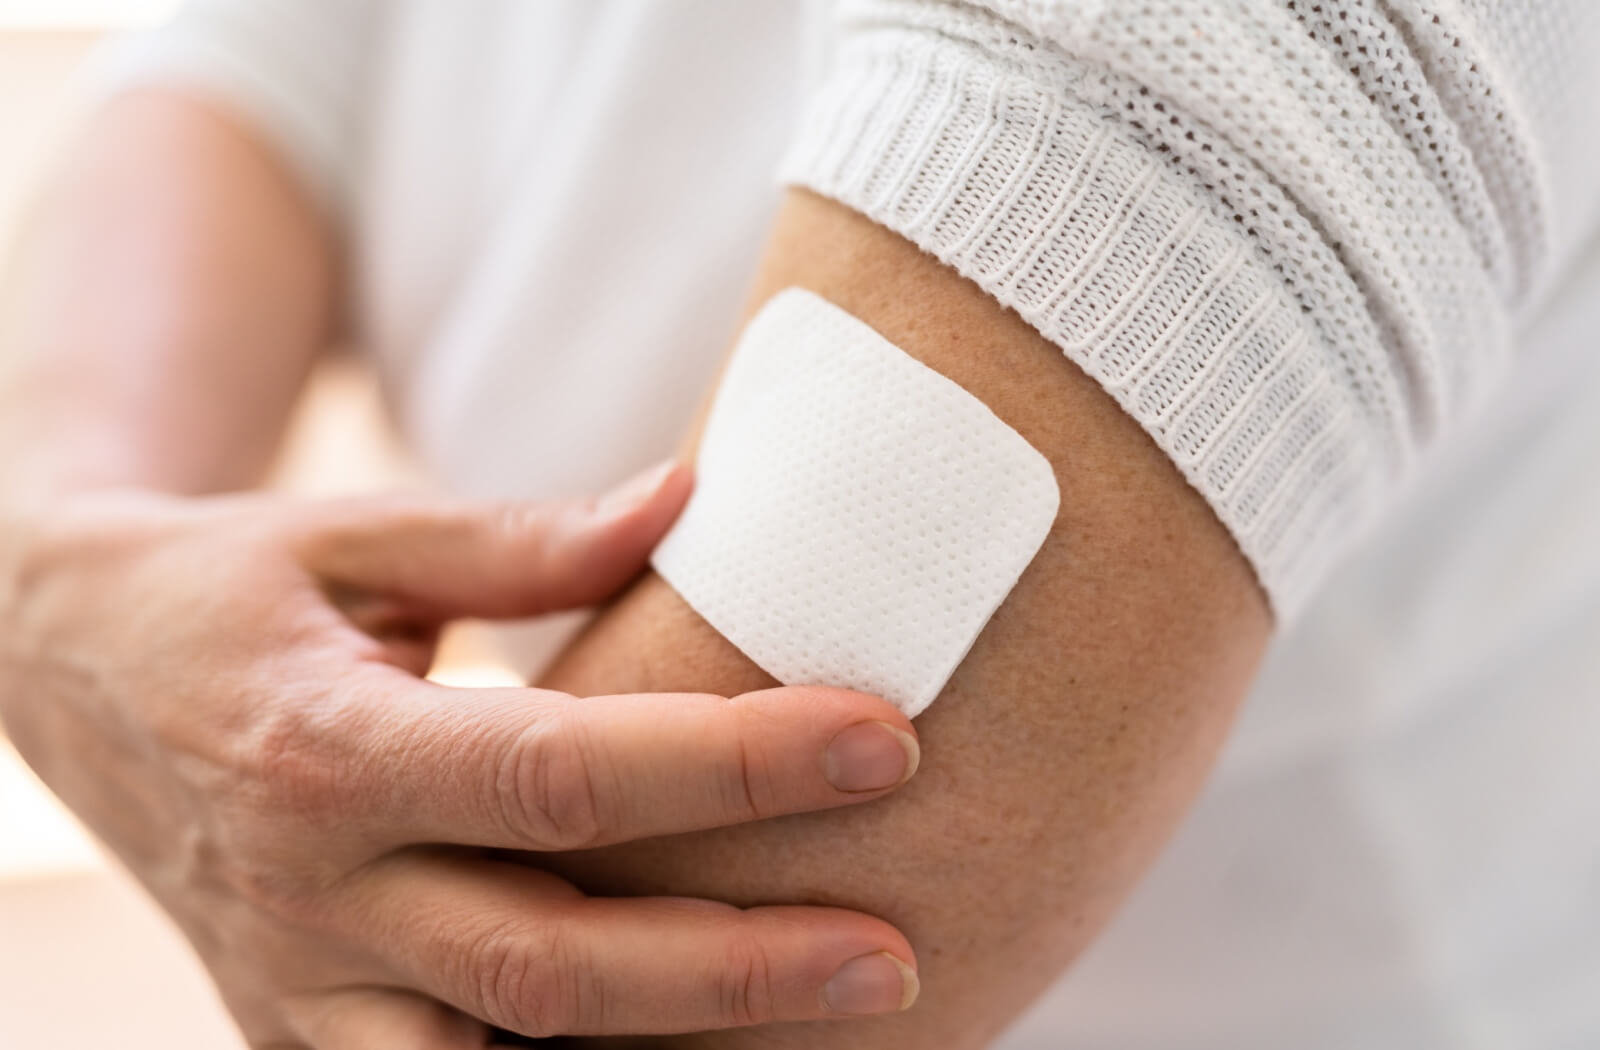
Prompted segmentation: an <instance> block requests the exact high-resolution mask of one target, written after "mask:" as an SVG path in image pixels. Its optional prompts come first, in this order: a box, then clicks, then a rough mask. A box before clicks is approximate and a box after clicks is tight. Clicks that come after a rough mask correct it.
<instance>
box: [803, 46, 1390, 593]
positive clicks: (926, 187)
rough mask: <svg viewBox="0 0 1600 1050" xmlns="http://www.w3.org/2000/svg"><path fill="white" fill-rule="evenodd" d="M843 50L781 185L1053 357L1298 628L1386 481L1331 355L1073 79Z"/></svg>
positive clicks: (957, 51)
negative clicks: (823, 201)
mask: <svg viewBox="0 0 1600 1050" xmlns="http://www.w3.org/2000/svg"><path fill="white" fill-rule="evenodd" d="M836 57H837V62H836V65H835V68H834V71H833V73H832V75H831V78H830V79H829V80H828V81H827V82H826V83H825V84H824V85H823V87H822V89H821V90H820V91H819V92H818V94H817V95H816V96H815V97H814V99H813V101H812V105H811V107H810V109H809V111H808V113H807V115H806V117H805V119H804V121H803V123H802V126H801V129H800V131H799V134H798V136H797V138H796V140H795V141H794V143H793V145H792V148H791V150H790V152H789V153H788V155H787V157H786V158H785V160H784V162H783V166H782V170H781V177H782V178H783V180H784V181H785V182H788V183H791V184H794V185H798V186H803V187H805V188H807V189H810V190H812V191H814V192H817V193H820V194H822V195H824V196H827V197H830V198H832V199H834V200H837V201H839V202H840V203H842V204H844V205H846V206H847V207H850V208H852V209H854V210H856V211H859V212H861V213H863V214H864V215H866V216H868V217H869V218H871V219H873V220H874V221H876V222H879V223H880V224H882V225H884V226H886V227H888V228H890V229H892V230H894V231H895V232H896V233H899V234H900V235H901V236H904V237H906V238H907V239H908V240H910V241H912V242H913V243H915V244H916V245H917V246H918V247H919V248H921V249H922V250H924V251H926V252H928V253H929V254H931V255H933V256H935V257H936V258H938V259H940V260H941V261H942V262H944V263H945V264H947V265H949V266H951V267H952V268H954V269H955V270H957V271H958V272H959V273H961V274H962V275H964V276H966V277H967V278H969V279H971V280H972V281H974V282H975V283H977V284H978V285H979V286H980V287H982V288H983V289H984V290H985V291H987V292H988V293H989V294H990V295H992V296H993V297H994V298H996V299H997V300H999V301H1000V302H1001V303H1002V304H1003V305H1005V306H1007V307H1009V308H1011V309H1013V310H1015V311H1016V312H1017V313H1018V314H1019V315H1020V316H1021V317H1022V318H1023V319H1024V320H1025V321H1027V322H1028V323H1029V324H1030V325H1032V326H1033V327H1034V328H1035V329H1037V330H1038V331H1039V332H1040V333H1041V334H1043V335H1044V336H1045V337H1046V338H1048V339H1049V340H1050V341H1052V342H1053V343H1055V344H1056V345H1057V346H1059V347H1060V348H1061V350H1062V351H1063V352H1064V353H1065V354H1066V355H1067V357H1068V358H1069V359H1071V360H1072V361H1073V362H1074V363H1075V364H1077V365H1078V366H1079V367H1081V368H1082V369H1083V370H1084V371H1085V372H1086V373H1087V374H1088V375H1089V376H1091V377H1092V378H1094V379H1095V380H1096V381H1097V382H1099V383H1100V384H1101V385H1102V386H1103V387H1104V388H1105V389H1106V390H1107V392H1108V393H1110V394H1111V395H1112V396H1113V397H1114V398H1115V399H1116V400H1117V402H1118V403H1119V404H1120V405H1121V406H1122V408H1123V409H1124V410H1125V411H1127V412H1128V413H1129V414H1130V415H1132V416H1133V417H1134V419H1135V420H1137V421H1138V422H1139V423H1140V425H1141V426H1142V427H1143V428H1144V429H1145V430H1146V431H1147V432H1148V433H1149V434H1150V436H1151V437H1152V438H1153V439H1154V440H1155V441H1156V443H1157V444H1158V445H1159V446H1160V447H1161V449H1162V450H1163V451H1164V452H1165V453H1166V454H1167V455H1168V456H1169V457H1170V458H1171V459H1172V461H1173V462H1174V463H1175V464H1176V465H1177V467H1178V468H1179V469H1180V470H1181V471H1182V473H1183V475H1184V476H1185V477H1186V478H1187V479H1188V481H1189V482H1190V484H1192V485H1193V486H1194V487H1195V488H1196V489H1197V490H1198V491H1199V492H1200V494H1201V495H1202V496H1203V497H1205V499H1206V500H1207V501H1208V503H1209V504H1210V505H1211V507H1212V508H1213V510H1214V511H1215V513H1216V514H1217V516H1218V517H1219V518H1220V519H1221V521H1222V522H1223V524H1224V525H1225V526H1226V527H1227V528H1228V529H1229V531H1230V532H1231V533H1232V535H1233V536H1234V538H1235V540H1236V542H1237V543H1238V544H1239V546H1240V548H1241V550H1242V551H1243V553H1244V554H1245V556H1246V557H1247V558H1248V559H1249V561H1250V562H1251V564H1252V566H1253V567H1254V568H1255V571H1256V573H1257V576H1258V578H1259V579H1260V581H1261V583H1262V585H1263V587H1264V589H1265V590H1266V592H1267V594H1268V596H1269V598H1270V600H1271V601H1272V604H1273V607H1274V610H1275V612H1276V613H1277V615H1278V617H1279V618H1280V620H1284V619H1289V618H1292V617H1293V615H1294V614H1295V613H1296V612H1297V611H1298V610H1299V609H1300V608H1302V607H1303V605H1304V604H1305V602H1306V601H1307V599H1308V598H1309V596H1310V595H1311V593H1312V591H1313V590H1314V588H1315V585H1316V583H1317V582H1318V581H1319V580H1320V578H1321V577H1322V576H1323V575H1324V574H1325V572H1326V571H1327V569H1328V566H1329V565H1330V563H1331V562H1332V561H1333V559H1334V557H1335V556H1336V555H1337V553H1338V551H1339V550H1340V549H1342V548H1343V547H1344V546H1346V544H1347V542H1348V540H1349V538H1350V535H1351V534H1352V533H1353V532H1354V531H1356V530H1357V529H1359V528H1360V527H1361V525H1362V523H1363V522H1364V521H1365V520H1366V519H1367V518H1368V517H1369V516H1370V514H1371V512H1372V509H1373V508H1374V507H1375V506H1376V504H1377V503H1378V502H1379V495H1380V494H1379V492H1378V491H1377V488H1378V487H1379V486H1380V485H1381V477H1382V470H1381V467H1380V466H1379V465H1377V463H1376V455H1377V453H1376V452H1375V450H1374V443H1373V436H1372V435H1371V434H1369V433H1367V432H1366V429H1365V428H1364V425H1363V422H1362V414H1361V412H1360V410H1359V407H1358V406H1357V405H1356V404H1355V403H1354V401H1353V397H1352V395H1351V393H1350V392H1349V390H1348V389H1346V388H1345V386H1344V385H1342V383H1341V381H1340V379H1339V377H1338V376H1337V374H1336V372H1335V369H1336V365H1335V364H1334V363H1333V362H1334V360H1335V358H1334V355H1331V354H1329V353H1328V352H1326V349H1325V348H1323V347H1322V346H1321V337H1320V336H1319V335H1318V333H1317V331H1316V329H1315V327H1314V326H1313V325H1312V324H1311V323H1310V321H1309V320H1308V319H1307V318H1306V317H1304V315H1303V312H1302V310H1301V309H1300V308H1299V306H1298V305H1297V304H1296V303H1295V301H1294V300H1293V298H1292V296H1291V295H1290V294H1289V293H1288V292H1287V291H1286V290H1285V289H1284V288H1283V286H1282V282H1281V281H1279V280H1277V279H1276V278H1275V276H1274V275H1273V273H1272V271H1271V269H1270V267H1268V266H1267V265H1265V264H1264V263H1263V262H1262V260H1261V259H1260V258H1259V257H1258V256H1257V254H1256V253H1255V251H1254V249H1253V248H1252V246H1251V244H1250V242H1249V241H1248V240H1247V239H1246V238H1245V237H1244V236H1243V234H1242V232H1240V231H1239V230H1237V229H1236V228H1232V227H1230V226H1229V225H1228V224H1226V223H1224V222H1222V221H1221V220H1219V219H1218V218H1217V217H1216V216H1215V214H1214V213H1213V211H1212V210H1211V209H1210V208H1209V207H1207V205H1206V203H1205V201H1204V199H1203V197H1202V196H1201V194H1202V193H1203V188H1202V187H1199V186H1198V185H1194V184H1192V183H1191V182H1190V181H1189V180H1186V179H1185V178H1183V177H1182V175H1181V174H1179V173H1178V172H1175V171H1174V170H1173V169H1171V168H1170V167H1169V166H1168V165H1166V164H1165V163H1164V162H1163V160H1162V159H1161V158H1160V157H1159V156H1158V155H1156V154H1155V153H1153V152H1152V151H1151V150H1150V149H1149V148H1148V147H1146V146H1144V145H1142V144H1140V143H1138V142H1137V141H1134V140H1133V139H1132V138H1130V137H1128V136H1126V135H1125V134H1123V132H1122V129H1120V128H1119V127H1118V126H1117V125H1116V124H1115V123H1114V122H1112V121H1111V120H1109V119H1107V118H1106V117H1105V116H1104V115H1103V114H1101V113H1100V112H1098V111H1097V110H1095V109H1094V108H1093V107H1092V106H1090V105H1088V104H1086V103H1083V102H1081V101H1079V100H1077V99H1075V98H1073V97H1072V96H1071V95H1070V94H1069V93H1067V92H1065V91H1064V90H1063V89H1062V83H1063V82H1065V80H1066V79H1067V78H1061V79H1060V80H1056V81H1052V82H1048V83H1046V82H1043V81H1042V80H1041V79H1040V78H1036V77H1032V76H1029V75H1027V74H1026V73H1023V72H1019V71H1018V70H1016V69H1015V68H1012V67H1010V66H1008V65H1007V64H1006V63H1005V62H1003V61H1000V60H998V59H996V58H995V57H993V56H989V55H986V54H985V53H983V52H982V51H981V50H979V49H976V48H973V47H971V46H970V45H967V44H964V43H961V42H957V41H951V40H948V39H944V38H940V37H938V36H936V35H933V34H921V33H917V32H915V31H897V30H876V31H870V32H865V33H860V34H856V35H854V36H852V37H850V38H848V39H847V41H846V42H845V43H844V45H843V46H842V48H841V50H840V52H839V54H838V55H837V56H836Z"/></svg>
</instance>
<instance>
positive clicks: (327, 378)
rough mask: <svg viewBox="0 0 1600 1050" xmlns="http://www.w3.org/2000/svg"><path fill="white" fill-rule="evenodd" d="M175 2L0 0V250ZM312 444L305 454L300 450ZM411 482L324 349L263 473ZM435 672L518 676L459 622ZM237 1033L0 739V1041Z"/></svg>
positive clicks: (126, 1044) (223, 1042)
mask: <svg viewBox="0 0 1600 1050" xmlns="http://www.w3.org/2000/svg"><path fill="white" fill-rule="evenodd" d="M176 6H177V0H0V143H3V145H0V255H3V254H4V251H5V248H4V246H6V245H9V242H10V238H11V235H12V233H13V231H14V230H15V228H16V224H17V221H18V219H19V216H20V214H21V212H22V210H23V209H24V208H25V207H26V204H27V200H28V195H29V192H30V189H31V187H32V186H33V184H34V183H35V182H36V180H37V179H38V177H39V175H40V173H41V169H42V168H43V167H44V166H45V165H47V164H48V163H49V159H50V156H51V151H52V147H53V145H54V144H55V143H58V142H59V141H60V140H61V138H62V137H63V136H64V135H66V134H68V133H69V131H70V129H71V126H72V121H73V116H74V111H73V110H74V107H73V103H74V98H75V93H74V84H75V81H74V77H75V74H76V73H77V71H78V70H79V69H80V68H81V67H82V65H83V63H84V61H85V60H86V59H87V58H88V56H89V55H91V54H92V53H93V51H94V49H95V48H96V47H97V46H98V45H100V44H101V43H102V42H103V41H104V40H105V38H106V37H107V36H108V35H109V34H114V33H117V32H123V31H128V30H133V29H137V28H139V27H141V26H144V25H149V24H152V23H154V22H157V21H159V20H160V19H161V18H163V17H164V16H165V15H166V14H167V13H169V12H170V11H171V9H172V8H174V7H176ZM0 352H3V351H0ZM313 445H314V446H315V447H316V448H317V449H318V454H317V456H316V457H315V459H314V461H313V459H312V457H309V456H307V455H304V454H303V453H302V451H301V450H303V449H306V448H309V447H312V446H313ZM419 481H420V479H419V478H418V477H417V475H416V474H415V472H414V471H413V470H412V469H411V468H410V466H409V465H408V464H407V463H406V461H405V459H404V457H403V456H402V455H400V453H399V452H398V450H397V449H396V448H395V446H394V444H393V442H392V441H391V440H390V439H389V437H388V434H387V431H386V430H385V427H384V424H383V417H382V413H381V410H380V409H379V406H378V399H377V396H376V391H375V388H374V385H373V383H372V382H371V379H370V377H369V376H368V374H367V373H366V372H365V371H364V369H363V368H362V366H361V365H360V363H359V362H357V361H355V360H352V359H336V360H331V361H329V362H327V363H326V364H325V365H324V366H323V367H322V369H321V373H320V374H319V376H318V377H317V380H316V381H315V383H313V385H312V388H311V390H310V393H309V394H308V396H307V398H306V403H305V404H304V405H302V407H301V411H300V414H299V418H298V420H297V422H296V426H295V428H294V431H293V434H292V436H291V439H290V442H289V445H288V447H287V449H286V451H285V454H284V457H283V460H282V462H280V464H279V466H278V469H277V470H276V472H275V482H274V484H276V485H277V486H279V487H282V488H286V489H290V490H294V491H297V492H303V493H314V494H331V493H339V492H352V491H359V490H364V489H373V488H390V487H394V486H396V485H414V484H417V483H418V482H419ZM434 677H436V678H440V679H444V680H449V681H455V682H460V683H462V684H478V683H481V684H501V683H503V682H507V681H509V682H513V683H514V682H515V681H516V678H515V676H514V675H513V674H511V673H510V672H508V671H506V670H505V669H504V667H503V666H502V665H501V664H500V662H499V661H498V659H497V657H496V654H495V653H494V651H493V649H492V647H491V645H490V643H489V641H488V639H487V638H486V636H484V635H483V633H482V632H480V631H474V630H473V629H471V628H470V627H468V628H466V629H464V630H461V631H457V632H454V633H453V634H452V635H451V636H450V637H449V638H448V639H447V644H446V648H445V651H444V652H443V653H442V654H441V659H440V667H439V668H438V669H436V671H435V674H434ZM242 1045H243V1044H242V1042H241V1041H240V1039H239V1038H238V1036H237V1034H236V1033H235V1031H234V1029H233V1025H232V1023H231V1022H230V1021H229V1020H228V1019H227V1017H226V1015H225V1014H224V1013H223V1011H222V1008H221V1006H220V1005H219V1004H218V1003H217V1002H216V999H215V997H214V995H213V993H212V991H211V987H210V985H209V983H208V982H207V981H206V979H205V977H204V975H203V973H202V972H201V970H200V968H199V966H198V964H197V963H195V962H194V961H193V959H192V958H191V957H190V955H189V951H188V948H187V946H186V945H185V944H184V942H183V941H182V939H181V938H180V937H179V936H178V934H177V933H176V932H174V931H173V930H172V928H171V927H170V926H168V924H167V922H166V920H165V919H164V918H163V917H162V916H161V915H160V914H159V913H158V912H157V911H156V910H155V909H154V908H153V907H152V906H151V905H149V904H148V903H147V902H146V901H145V900H144V898H143V896H142V895H141V891H140V890H139V889H138V887H137V886H136V885H134V884H133V883H132V882H131V881H130V880H129V879H128V878H127V877H126V876H125V875H124V874H123V873H122V871H121V870H120V869H119V868H118V867H116V865H115V863H114V862H111V861H108V860H107V859H105V858H104V857H102V856H101V854H100V853H99V851H98V849H97V848H96V847H95V845H94V843H93V842H92V841H91V840H90V838H89V837H88V836H87V835H86V834H85V833H84V832H83V831H82V829H81V828H80V827H79V826H78V824H77V822H76V821H75V820H74V819H73V817H72V816H71V815H70V814H68V813H67V811H66V810H65V809H64V808H62V807H61V806H60V805H59V804H58V803H57V802H55V800H54V799H53V798H52V797H51V796H50V795H49V793H48V792H47V791H46V790H45V789H44V787H43V786H42V785H40V784H39V783H38V781H37V780H36V779H34V777H33V775H32V774H31V773H30V772H29V771H28V769H27V767H26V766H25V765H24V764H23V763H22V761H21V759H20V758H18V757H17V755H16V752H15V751H13V750H12V749H11V747H10V745H9V744H7V743H6V742H5V740H4V738H3V736H0V1050H85V1048H88V1047H117V1048H120V1050H146V1048H149V1050H155V1048H158V1047H159V1048H161V1050H174V1048H181V1050H191V1048H193V1050H199V1048H207V1050H234V1048H237V1047H241V1046H242Z"/></svg>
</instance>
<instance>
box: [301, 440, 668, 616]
mask: <svg viewBox="0 0 1600 1050" xmlns="http://www.w3.org/2000/svg"><path fill="white" fill-rule="evenodd" d="M692 484H693V482H692V479H691V474H690V471H689V468H688V467H686V466H683V465H682V464H679V463H677V462H674V461H670V460H669V461H667V462H665V463H661V464H658V465H657V466H655V467H652V468H650V469H649V470H646V471H644V472H643V473H641V474H638V475H636V476H634V477H633V478H631V479H629V480H628V481H626V482H623V483H622V484H621V485H619V486H617V487H616V488H614V489H612V490H611V491H610V492H609V493H607V494H605V495H603V496H600V497H598V498H592V499H576V500H556V501H548V502H541V503H507V504H496V505H487V506H473V505H462V504H450V503H441V502H419V501H416V500H403V501H401V500H361V501H349V502H343V503H339V504H334V505H330V506H329V507H328V508H327V513H326V514H324V515H320V516H319V518H318V520H317V521H316V522H314V523H313V524H312V526H311V527H310V528H309V529H308V531H307V533H306V535H305V539H304V542H303V543H302V544H301V546H300V551H301V556H302V559H303V561H304V563H305V565H306V567H307V568H308V569H310V571H311V572H313V573H314V574H315V575H316V576H318V577H319V578H320V579H322V580H323V581H324V582H325V583H328V584H331V585H334V586H338V587H345V588H350V589H354V590H357V591H362V592H367V593H373V594H380V595H383V596H384V597H386V598H389V599H391V600H393V601H396V602H398V603H401V604H402V605H404V606H406V607H408V608H409V609H410V610H411V611H413V612H414V613H416V614H418V615H423V616H431V617H436V618H438V619H453V618H456V617H462V616H474V617H487V618H495V617H500V618H506V617H522V616H536V615H538V614H540V613H544V612H550V611H552V610H555V609H567V608H574V607H577V606H581V605H591V604H594V603H595V602H599V601H601V600H603V599H605V598H608V597H610V596H611V595H613V594H615V593H616V592H617V591H619V590H621V589H622V587H623V585H624V584H626V583H627V582H628V581H629V580H631V579H633V577H634V576H636V575H637V574H638V573H639V572H640V570H642V569H643V568H644V565H645V562H646V560H647V559H648V558H649V556H650V551H651V550H652V549H653V548H654V547H655V544H656V542H657V541H658V540H659V539H660V538H661V536H662V534H663V533H665V532H666V530H667V527H668V526H669V525H671V524H672V522H673V520H674V519H675V518H677V516H678V512H679V511H681V510H682V509H683V505H684V502H685V501H686V500H687V499H688V496H689V490H690V488H691V487H692Z"/></svg>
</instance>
